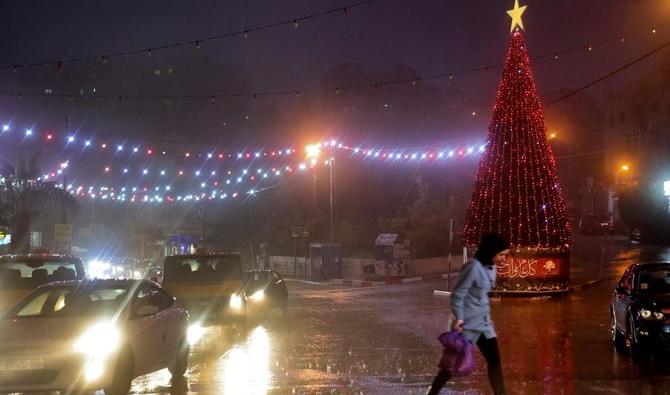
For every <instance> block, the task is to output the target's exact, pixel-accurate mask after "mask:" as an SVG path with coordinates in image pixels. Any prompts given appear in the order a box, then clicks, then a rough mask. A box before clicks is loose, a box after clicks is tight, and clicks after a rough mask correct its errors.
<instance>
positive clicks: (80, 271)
mask: <svg viewBox="0 0 670 395" xmlns="http://www.w3.org/2000/svg"><path fill="white" fill-rule="evenodd" d="M84 275H85V272H84V265H83V264H82V263H81V260H80V259H79V258H76V257H73V256H66V255H56V254H46V253H45V254H17V255H2V256H0V314H2V313H3V312H5V311H7V310H8V309H9V308H11V307H12V306H14V305H15V304H16V303H17V302H18V301H20V300H21V299H22V298H23V297H24V296H26V295H27V294H29V293H30V292H31V291H32V290H34V289H35V288H37V287H39V286H40V285H43V284H46V283H48V282H51V281H64V280H80V279H83V278H84Z"/></svg>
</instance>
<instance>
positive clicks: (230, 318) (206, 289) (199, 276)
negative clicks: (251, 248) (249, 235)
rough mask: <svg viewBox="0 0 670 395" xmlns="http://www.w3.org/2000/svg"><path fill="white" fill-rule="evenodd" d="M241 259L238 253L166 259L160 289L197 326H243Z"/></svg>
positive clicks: (204, 254) (243, 303) (180, 256)
mask: <svg viewBox="0 0 670 395" xmlns="http://www.w3.org/2000/svg"><path fill="white" fill-rule="evenodd" d="M243 273H244V268H243V266H242V258H241V256H240V255H239V254H237V253H227V252H224V253H201V254H196V255H173V256H167V257H165V260H164V263H163V282H162V285H163V287H165V289H167V290H168V292H170V293H171V294H172V295H174V296H175V297H176V298H177V303H179V304H180V305H182V306H183V307H185V308H186V309H187V310H188V312H189V315H190V317H191V320H192V321H193V325H194V329H193V330H194V331H197V329H196V326H198V325H200V326H208V325H226V324H232V325H235V326H239V325H243V324H245V323H246V301H245V299H244V298H243V295H241V293H240V290H241V288H242V284H243V283H244V274H243Z"/></svg>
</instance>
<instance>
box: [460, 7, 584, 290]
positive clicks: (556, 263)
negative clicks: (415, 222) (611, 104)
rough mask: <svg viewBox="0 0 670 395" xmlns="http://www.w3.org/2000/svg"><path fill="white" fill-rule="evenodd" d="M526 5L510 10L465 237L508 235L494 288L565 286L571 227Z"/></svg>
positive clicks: (469, 241)
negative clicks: (528, 35)
mask: <svg viewBox="0 0 670 395" xmlns="http://www.w3.org/2000/svg"><path fill="white" fill-rule="evenodd" d="M525 8H526V7H525V6H524V7H519V4H518V0H516V1H515V5H514V9H513V10H511V11H508V14H510V16H511V17H512V29H511V39H510V43H509V49H508V52H507V59H506V62H505V67H504V70H503V75H502V80H501V82H500V86H499V88H498V95H497V98H496V102H495V106H494V108H493V117H492V119H491V124H490V126H489V130H488V138H487V146H486V152H485V153H484V155H483V157H482V159H481V162H480V164H479V170H478V173H477V180H476V182H475V187H474V192H473V194H472V197H471V199H470V205H469V208H468V213H467V217H466V224H465V230H464V236H463V237H464V242H465V244H466V245H467V246H469V247H476V245H477V244H478V243H479V240H480V238H481V236H482V235H484V234H487V233H497V234H500V235H503V236H504V237H506V238H507V239H508V240H509V242H510V245H511V246H512V257H511V259H509V260H508V263H507V264H506V265H503V266H501V267H498V275H499V281H498V286H499V288H503V289H513V290H520V291H526V290H545V289H563V288H566V287H567V282H568V276H569V263H568V249H569V244H570V241H571V240H570V227H569V223H568V218H567V215H566V211H565V200H564V198H563V194H562V192H561V187H560V184H559V181H558V177H557V174H556V162H555V158H554V155H553V152H552V150H551V147H550V145H549V142H548V139H547V130H546V126H545V123H544V114H543V112H542V103H541V101H540V98H539V96H538V94H537V89H536V87H535V81H534V79H533V74H532V70H531V65H530V59H529V57H528V50H527V47H526V41H525V38H524V34H523V22H522V20H521V15H522V14H523V12H524V10H525Z"/></svg>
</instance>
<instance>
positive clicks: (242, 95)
mask: <svg viewBox="0 0 670 395" xmlns="http://www.w3.org/2000/svg"><path fill="white" fill-rule="evenodd" d="M649 32H651V33H649ZM644 34H647V35H648V34H651V35H652V36H655V35H657V34H658V31H657V29H655V28H653V29H651V30H648V29H647V30H645V31H644V32H636V33H630V34H625V35H617V36H613V37H610V38H607V39H603V40H598V41H586V43H585V44H583V45H578V46H571V47H567V48H564V49H562V50H556V51H551V52H547V53H545V54H542V55H539V56H536V57H533V58H531V60H533V61H535V62H538V61H542V60H547V59H553V60H554V61H559V60H560V59H561V57H562V56H563V55H566V54H570V53H574V52H583V53H585V54H590V53H593V52H594V51H595V49H596V48H597V47H602V46H605V45H609V44H612V43H616V42H618V43H622V44H623V43H625V42H627V41H628V40H630V39H632V38H635V37H641V36H643V35H644ZM667 44H669V43H665V44H663V47H664V48H665V46H666V45H667ZM652 52H653V53H652V54H649V55H647V56H645V58H646V57H648V56H651V55H653V54H655V53H657V52H659V51H656V50H655V51H652ZM635 63H637V62H635ZM635 63H633V64H635ZM502 66H503V65H502V64H501V63H496V64H491V65H484V66H477V67H470V68H464V69H460V70H455V71H448V72H440V73H435V74H429V75H426V76H423V77H421V76H417V77H412V78H401V79H389V80H381V81H374V82H370V83H363V84H350V85H342V86H340V87H336V88H302V89H301V88H291V89H283V90H275V91H270V90H268V91H258V92H251V93H250V92H237V93H212V94H169V95H130V94H87V93H85V92H84V93H82V92H80V93H54V92H53V91H47V92H0V96H10V97H11V96H15V97H19V98H23V97H33V98H35V97H38V98H61V99H68V100H69V99H93V100H117V101H119V102H122V101H124V100H128V101H136V100H142V101H156V100H163V101H165V100H168V101H172V100H203V99H205V100H209V101H211V102H216V99H234V98H238V99H257V98H262V97H281V96H296V97H299V96H301V95H304V94H316V93H328V92H333V93H335V94H340V93H342V92H345V91H354V90H361V89H370V88H380V87H385V86H391V85H409V86H416V85H417V84H418V83H420V82H428V81H433V80H440V79H449V80H453V79H455V78H456V77H457V76H459V75H465V74H473V73H479V72H487V71H490V70H495V69H500V68H502ZM619 71H621V70H619ZM619 71H616V72H614V73H613V74H612V75H610V76H609V77H611V76H613V75H615V74H617V73H618V72H619ZM609 77H608V78H609ZM598 82H601V80H598V81H596V82H594V83H593V84H595V83H598ZM593 84H591V85H589V87H590V86H592V85H593ZM560 100H562V98H561V99H560ZM560 100H559V101H560ZM555 102H557V101H556V100H554V101H552V102H551V103H550V104H553V103H555Z"/></svg>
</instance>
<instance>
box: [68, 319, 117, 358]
mask: <svg viewBox="0 0 670 395" xmlns="http://www.w3.org/2000/svg"><path fill="white" fill-rule="evenodd" d="M120 342H121V335H120V333H119V330H118V328H117V327H116V326H114V324H113V323H111V322H99V323H97V324H94V325H93V326H91V327H89V328H88V329H87V330H86V331H84V333H83V334H82V335H81V336H80V337H79V338H78V339H77V340H76V341H75V342H74V344H73V345H72V348H74V350H75V351H76V352H78V353H80V354H83V355H85V356H87V357H89V358H98V359H99V358H104V357H107V356H109V355H110V354H112V353H113V352H114V351H115V350H116V349H117V348H118V347H119V343H120Z"/></svg>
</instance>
